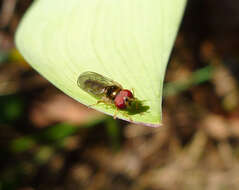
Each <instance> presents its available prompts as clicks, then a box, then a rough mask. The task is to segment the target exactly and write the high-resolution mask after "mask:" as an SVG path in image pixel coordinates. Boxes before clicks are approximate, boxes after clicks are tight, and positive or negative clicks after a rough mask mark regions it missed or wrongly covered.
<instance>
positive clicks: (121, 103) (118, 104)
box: [114, 94, 126, 109]
mask: <svg viewBox="0 0 239 190" xmlns="http://www.w3.org/2000/svg"><path fill="white" fill-rule="evenodd" d="M114 102H115V105H116V107H117V108H119V109H124V108H126V104H125V100H124V97H123V96H121V95H120V94H119V95H117V96H116V98H115V100H114Z"/></svg>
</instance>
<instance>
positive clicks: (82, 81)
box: [77, 71, 122, 98]
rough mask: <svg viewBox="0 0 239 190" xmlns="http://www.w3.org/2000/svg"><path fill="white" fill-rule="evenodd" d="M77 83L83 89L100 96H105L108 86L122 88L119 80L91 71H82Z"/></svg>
mask: <svg viewBox="0 0 239 190" xmlns="http://www.w3.org/2000/svg"><path fill="white" fill-rule="evenodd" d="M77 84H78V86H79V87H80V88H81V89H82V90H84V91H86V92H88V93H89V94H91V95H93V96H96V97H98V98H100V97H102V96H104V89H105V87H107V86H119V87H120V88H122V87H121V85H120V84H118V83H117V82H115V81H113V80H111V79H109V78H107V77H104V76H102V75H100V74H98V73H95V72H91V71H87V72H84V73H82V74H81V75H80V76H79V78H78V80H77Z"/></svg>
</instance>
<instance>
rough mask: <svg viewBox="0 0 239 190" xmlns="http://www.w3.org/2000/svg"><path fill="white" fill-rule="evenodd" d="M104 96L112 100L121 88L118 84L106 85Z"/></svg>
mask: <svg viewBox="0 0 239 190" xmlns="http://www.w3.org/2000/svg"><path fill="white" fill-rule="evenodd" d="M104 90H105V96H106V97H107V98H109V99H111V100H114V99H115V97H116V96H117V94H118V93H119V92H120V91H121V90H122V89H121V88H120V87H119V86H116V85H113V86H107V87H105V89H104Z"/></svg>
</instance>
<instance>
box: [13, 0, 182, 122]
mask: <svg viewBox="0 0 239 190" xmlns="http://www.w3.org/2000/svg"><path fill="white" fill-rule="evenodd" d="M185 3H186V0H67V1H66V0H38V1H35V2H34V4H33V5H32V7H31V8H30V9H29V10H28V12H27V14H26V15H25V17H24V19H23V21H22V22H21V24H20V27H19V28H18V31H17V33H16V44H17V47H18V49H19V50H20V52H21V53H22V54H23V56H24V58H25V59H26V60H27V61H28V62H29V63H30V64H31V65H32V66H33V67H34V68H35V69H36V70H37V71H38V72H39V73H41V74H42V75H43V76H44V77H46V78H47V79H48V80H49V81H51V82H52V83H53V84H54V85H55V86H57V87H58V88H59V89H61V90H62V91H64V92H65V93H66V94H68V95H69V96H71V97H72V98H74V99H76V100H78V101H79V102H81V103H83V104H85V105H92V104H95V103H96V99H95V98H94V97H92V96H90V95H89V94H87V93H86V92H84V91H82V90H81V89H80V88H79V87H78V86H77V78H78V76H79V75H80V74H81V73H82V72H84V71H94V72H97V73H99V74H101V75H104V76H106V77H108V78H111V79H113V80H115V81H117V82H118V83H120V84H121V85H122V86H123V87H124V88H127V89H134V92H135V96H136V97H137V98H138V99H140V100H145V101H144V105H146V106H149V109H148V110H147V111H146V112H143V113H142V114H134V115H129V116H127V115H126V114H124V112H119V113H118V114H117V116H118V117H119V118H121V119H125V120H129V119H132V120H133V121H134V122H136V123H144V124H146V125H149V126H159V125H160V124H161V121H162V109H161V102H162V88H163V80H164V74H165V69H166V66H167V62H168V58H169V55H170V52H171V49H172V46H173V43H174V39H175V36H176V33H177V30H178V27H179V24H180V20H181V17H182V15H183V11H184V7H185ZM94 108H95V109H97V110H99V111H102V112H104V113H107V114H110V115H113V114H114V113H115V108H114V107H109V106H106V105H105V104H98V105H96V106H94Z"/></svg>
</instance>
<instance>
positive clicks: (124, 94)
mask: <svg viewBox="0 0 239 190" xmlns="http://www.w3.org/2000/svg"><path fill="white" fill-rule="evenodd" d="M120 95H121V96H123V97H129V98H133V94H132V92H131V91H129V90H121V91H120Z"/></svg>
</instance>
